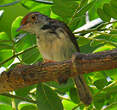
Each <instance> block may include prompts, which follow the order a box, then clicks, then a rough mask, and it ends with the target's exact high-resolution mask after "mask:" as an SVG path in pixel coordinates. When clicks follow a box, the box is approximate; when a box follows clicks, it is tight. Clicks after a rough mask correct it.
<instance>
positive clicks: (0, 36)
mask: <svg viewBox="0 0 117 110" xmlns="http://www.w3.org/2000/svg"><path fill="white" fill-rule="evenodd" d="M0 40H8V41H9V40H10V39H9V37H8V35H7V33H5V32H0Z"/></svg>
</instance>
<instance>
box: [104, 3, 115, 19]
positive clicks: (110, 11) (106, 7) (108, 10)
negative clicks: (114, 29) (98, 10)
mask: <svg viewBox="0 0 117 110" xmlns="http://www.w3.org/2000/svg"><path fill="white" fill-rule="evenodd" d="M103 10H104V12H105V13H106V14H107V15H108V16H110V17H112V18H115V19H117V12H116V11H115V10H116V9H114V7H111V5H110V4H108V3H106V4H104V6H103Z"/></svg>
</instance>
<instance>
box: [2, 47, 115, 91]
mask: <svg viewBox="0 0 117 110" xmlns="http://www.w3.org/2000/svg"><path fill="white" fill-rule="evenodd" d="M113 68H117V49H115V50H112V51H105V52H99V53H95V54H81V53H76V54H74V55H73V57H72V60H68V61H64V62H56V63H55V62H54V63H42V62H40V63H39V64H33V65H21V64H20V65H17V66H16V67H15V68H14V69H12V70H10V71H9V72H3V73H2V74H1V76H0V93H4V92H7V91H12V90H16V89H18V88H23V87H25V86H28V85H32V84H36V83H39V82H47V81H57V80H59V81H64V80H66V79H68V78H69V77H75V76H76V75H78V74H84V73H89V72H95V71H101V70H109V69H113Z"/></svg>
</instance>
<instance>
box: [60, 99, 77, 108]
mask: <svg viewBox="0 0 117 110" xmlns="http://www.w3.org/2000/svg"><path fill="white" fill-rule="evenodd" d="M62 103H63V106H64V110H72V109H73V108H74V107H76V106H77V104H75V103H73V102H72V101H69V100H63V101H62Z"/></svg>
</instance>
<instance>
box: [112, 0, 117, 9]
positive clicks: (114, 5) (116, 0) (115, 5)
mask: <svg viewBox="0 0 117 110" xmlns="http://www.w3.org/2000/svg"><path fill="white" fill-rule="evenodd" d="M110 4H111V5H112V6H113V7H115V8H117V0H111V1H110Z"/></svg>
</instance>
